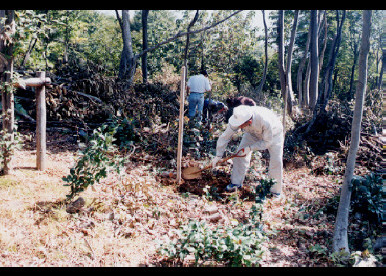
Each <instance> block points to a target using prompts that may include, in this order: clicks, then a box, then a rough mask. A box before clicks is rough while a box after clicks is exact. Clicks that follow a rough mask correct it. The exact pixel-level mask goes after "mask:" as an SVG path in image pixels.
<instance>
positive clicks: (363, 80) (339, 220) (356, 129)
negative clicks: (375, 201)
mask: <svg viewBox="0 0 386 276" xmlns="http://www.w3.org/2000/svg"><path fill="white" fill-rule="evenodd" d="M370 26H371V10H364V11H363V26H362V40H361V46H360V50H359V69H358V74H359V77H358V83H357V87H356V92H355V109H354V116H353V121H352V128H351V142H350V149H349V152H348V157H347V165H346V171H345V175H344V181H343V184H342V190H341V195H340V201H339V207H338V212H337V216H336V221H335V229H334V237H333V251H334V252H339V251H340V250H345V251H346V252H349V248H348V236H347V228H348V215H349V208H350V200H351V191H350V186H351V181H352V178H353V175H354V169H355V159H356V154H357V151H358V148H359V142H360V131H361V121H362V114H363V103H364V98H365V92H366V84H367V68H368V54H369V49H370Z"/></svg>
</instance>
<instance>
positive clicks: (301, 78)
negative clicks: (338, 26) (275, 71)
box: [297, 28, 311, 108]
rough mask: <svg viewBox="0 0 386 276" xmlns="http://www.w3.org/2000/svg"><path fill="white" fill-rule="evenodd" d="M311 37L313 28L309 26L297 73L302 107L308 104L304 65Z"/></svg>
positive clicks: (299, 98)
mask: <svg viewBox="0 0 386 276" xmlns="http://www.w3.org/2000/svg"><path fill="white" fill-rule="evenodd" d="M310 38H311V28H308V34H307V42H306V48H305V49H304V55H303V58H302V60H301V61H300V64H299V68H298V73H297V89H298V100H299V106H300V107H301V108H303V107H305V106H306V104H305V97H304V95H305V93H304V91H303V70H304V67H305V66H306V62H307V56H308V51H309V49H310ZM306 70H307V69H306ZM307 105H308V104H307Z"/></svg>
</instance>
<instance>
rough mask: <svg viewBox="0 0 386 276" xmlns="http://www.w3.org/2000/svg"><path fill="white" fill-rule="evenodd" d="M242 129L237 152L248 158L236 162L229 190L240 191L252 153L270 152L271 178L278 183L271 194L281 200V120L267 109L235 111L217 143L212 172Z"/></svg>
mask: <svg viewBox="0 0 386 276" xmlns="http://www.w3.org/2000/svg"><path fill="white" fill-rule="evenodd" d="M239 129H242V130H243V131H244V135H243V137H242V139H241V142H240V145H239V148H238V150H240V149H243V151H244V154H246V156H245V157H237V158H234V159H233V169H232V175H231V184H229V185H228V186H227V187H226V190H227V191H234V190H236V189H238V188H241V186H242V184H243V181H244V179H245V174H246V171H247V169H248V168H249V165H250V161H251V156H252V151H255V150H265V149H268V151H269V154H270V161H269V168H268V176H269V177H270V178H273V179H275V180H276V184H275V185H273V186H272V187H271V192H272V194H273V195H275V196H280V194H281V193H282V179H283V144H284V137H283V126H282V124H281V122H280V119H279V118H278V116H277V115H276V114H275V113H274V112H273V111H271V110H269V109H267V108H265V107H261V106H246V105H240V106H238V107H236V108H235V109H234V110H233V115H232V116H231V117H230V118H229V123H228V126H227V128H226V130H225V131H224V132H223V133H222V134H221V135H220V137H219V138H218V140H217V147H216V157H215V158H213V160H212V166H213V168H215V167H216V165H217V163H218V161H219V160H220V159H221V157H222V156H223V154H224V152H225V148H226V147H227V145H228V143H229V141H230V140H231V138H232V136H233V134H234V133H236V132H237V131H238V130H239Z"/></svg>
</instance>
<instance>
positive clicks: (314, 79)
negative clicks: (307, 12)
mask: <svg viewBox="0 0 386 276" xmlns="http://www.w3.org/2000/svg"><path fill="white" fill-rule="evenodd" d="M310 27H311V45H310V46H311V59H310V60H311V74H310V109H311V110H314V108H315V106H316V102H317V99H318V80H319V58H318V52H319V49H318V11H317V10H312V11H311V20H310Z"/></svg>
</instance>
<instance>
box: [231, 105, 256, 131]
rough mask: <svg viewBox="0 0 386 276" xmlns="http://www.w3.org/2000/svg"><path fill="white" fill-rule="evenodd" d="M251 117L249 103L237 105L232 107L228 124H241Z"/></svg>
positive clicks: (232, 125)
mask: <svg viewBox="0 0 386 276" xmlns="http://www.w3.org/2000/svg"><path fill="white" fill-rule="evenodd" d="M251 118H252V110H251V106H249V105H239V106H238V107H235V108H234V109H233V115H232V116H231V117H230V118H229V124H230V125H231V127H233V128H237V127H239V126H241V125H242V124H243V123H245V122H246V121H248V120H249V119H251Z"/></svg>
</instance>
